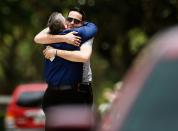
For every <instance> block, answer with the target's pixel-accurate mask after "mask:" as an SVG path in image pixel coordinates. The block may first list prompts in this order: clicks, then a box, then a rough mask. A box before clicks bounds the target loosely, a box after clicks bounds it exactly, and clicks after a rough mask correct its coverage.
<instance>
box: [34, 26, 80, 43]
mask: <svg viewBox="0 0 178 131" xmlns="http://www.w3.org/2000/svg"><path fill="white" fill-rule="evenodd" d="M75 34H77V32H70V33H67V34H66V35H51V34H49V28H48V27H47V28H45V29H44V30H42V31H41V32H40V33H38V34H37V35H36V36H35V38H34V41H35V42H36V43H38V44H52V43H59V42H66V43H68V44H72V45H76V46H78V45H79V44H80V39H81V38H80V37H79V36H76V35H75Z"/></svg>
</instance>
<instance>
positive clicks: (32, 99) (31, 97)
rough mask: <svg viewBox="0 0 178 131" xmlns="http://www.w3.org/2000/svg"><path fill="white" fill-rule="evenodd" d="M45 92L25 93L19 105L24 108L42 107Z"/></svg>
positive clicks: (20, 98)
mask: <svg viewBox="0 0 178 131" xmlns="http://www.w3.org/2000/svg"><path fill="white" fill-rule="evenodd" d="M43 94H44V91H38V92H24V93H22V94H21V95H20V97H19V99H18V100H17V105H18V106H22V107H39V106H41V102H42V97H43Z"/></svg>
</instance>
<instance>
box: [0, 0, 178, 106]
mask: <svg viewBox="0 0 178 131" xmlns="http://www.w3.org/2000/svg"><path fill="white" fill-rule="evenodd" d="M75 5H81V6H83V8H84V10H85V12H86V14H87V18H88V21H92V22H94V23H95V24H96V25H97V26H98V33H97V35H96V37H95V40H94V44H93V54H92V59H91V63H92V70H93V90H94V96H95V101H96V102H97V103H99V102H100V101H102V97H101V94H102V91H103V90H104V89H106V88H113V86H114V84H115V83H116V82H118V81H122V78H123V76H124V74H125V73H126V71H127V70H128V68H129V66H130V65H131V63H132V61H133V60H134V58H135V56H137V54H138V53H139V52H140V50H141V49H142V48H143V47H144V46H145V45H146V44H147V41H148V40H149V38H150V37H151V36H152V35H153V34H155V33H156V32H157V31H159V30H162V29H163V28H166V27H169V26H171V25H175V24H177V15H178V10H177V8H178V1H177V0H134V1H133V0H50V1H49V0H43V1H37V0H30V1H29V0H3V1H1V2H0V7H1V8H0V17H1V20H0V42H1V43H0V94H11V92H12V91H13V89H14V87H15V86H16V85H17V84H20V83H29V82H43V81H44V78H43V55H42V49H43V47H42V46H40V45H37V44H35V43H34V41H33V38H34V36H35V35H36V34H37V33H38V32H39V31H41V30H42V29H43V28H45V26H46V22H47V19H48V16H49V15H50V13H51V12H53V11H59V12H62V13H63V14H64V15H65V16H66V15H67V12H68V9H69V8H70V7H71V6H75Z"/></svg>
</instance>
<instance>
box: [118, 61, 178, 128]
mask: <svg viewBox="0 0 178 131" xmlns="http://www.w3.org/2000/svg"><path fill="white" fill-rule="evenodd" d="M177 87H178V60H175V61H174V60H161V61H160V62H159V63H158V64H157V65H156V67H155V68H154V70H152V72H151V74H150V75H149V77H148V79H147V80H146V81H145V84H144V85H143V88H142V90H141V92H140V94H139V96H138V97H137V99H136V101H135V103H134V104H133V106H132V109H131V110H130V113H129V114H128V117H127V118H126V120H125V122H124V124H123V126H122V128H121V130H119V131H168V130H170V131H177V130H178V125H177V123H176V122H177V121H178V113H177V111H178V95H177V93H178V88H177Z"/></svg>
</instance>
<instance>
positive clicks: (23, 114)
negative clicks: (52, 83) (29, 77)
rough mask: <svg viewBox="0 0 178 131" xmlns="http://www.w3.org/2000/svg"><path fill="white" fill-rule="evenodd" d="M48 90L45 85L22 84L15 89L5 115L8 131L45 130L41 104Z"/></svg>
mask: <svg viewBox="0 0 178 131" xmlns="http://www.w3.org/2000/svg"><path fill="white" fill-rule="evenodd" d="M46 88H47V85H46V84H44V83H32V84H21V85H19V86H17V87H16V88H15V90H14V92H13V94H12V98H11V102H10V103H9V105H8V106H7V112H6V115H5V128H6V130H10V131H16V130H20V131H26V130H28V131H29V130H30V131H31V130H34V131H38V130H39V131H43V130H44V125H45V115H44V113H43V111H42V109H41V102H42V97H43V94H44V92H45V90H46Z"/></svg>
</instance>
